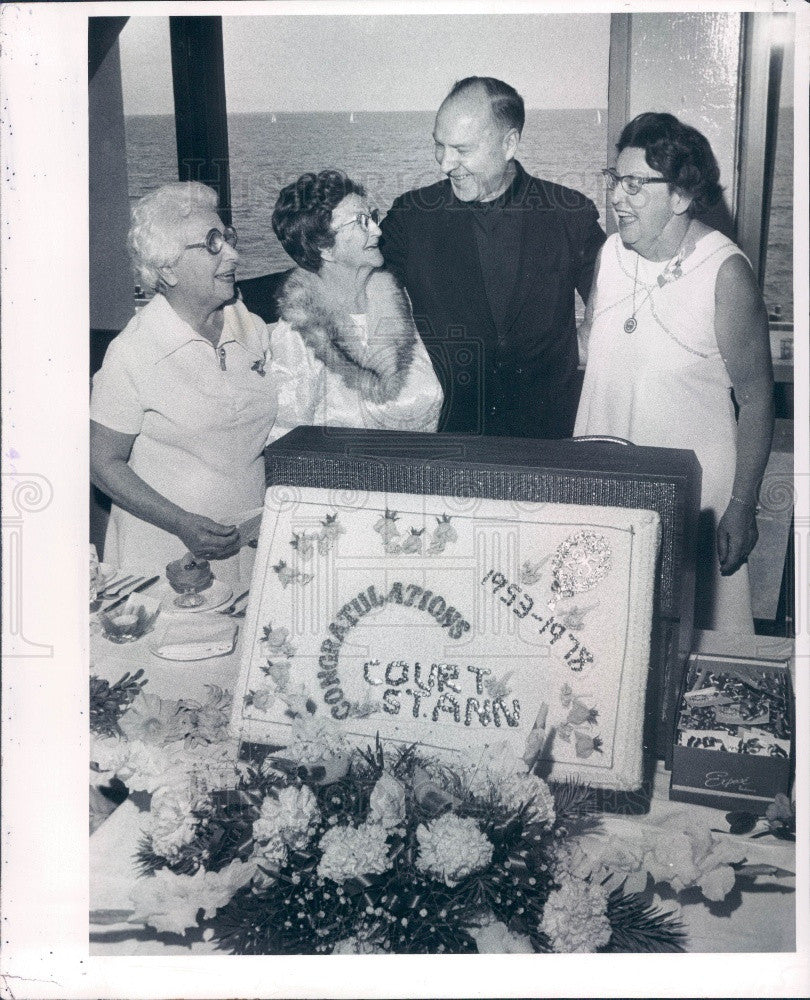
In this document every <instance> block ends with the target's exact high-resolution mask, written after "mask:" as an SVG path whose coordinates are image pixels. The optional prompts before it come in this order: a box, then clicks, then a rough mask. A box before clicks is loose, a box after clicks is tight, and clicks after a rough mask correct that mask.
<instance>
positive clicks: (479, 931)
mask: <svg viewBox="0 0 810 1000" xmlns="http://www.w3.org/2000/svg"><path fill="white" fill-rule="evenodd" d="M467 931H468V932H469V934H470V937H472V939H473V940H474V941H475V944H476V947H477V948H478V954H479V955H520V954H526V955H529V954H533V953H534V948H533V947H532V942H531V938H530V937H528V935H526V934H513V933H512V931H510V930H509V928H508V927H507V926H506V924H505V923H503V921H501V920H496V919H495V917H494V915H493V914H491V913H490V914H488V915H487V917H485V918H484V919H483V921H482V922H481V923H480V924H478V925H477V926H474V927H468V928H467Z"/></svg>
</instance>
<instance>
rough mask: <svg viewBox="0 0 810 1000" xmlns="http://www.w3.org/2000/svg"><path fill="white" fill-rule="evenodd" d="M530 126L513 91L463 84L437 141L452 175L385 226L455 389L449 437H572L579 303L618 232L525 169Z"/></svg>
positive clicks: (411, 196)
mask: <svg viewBox="0 0 810 1000" xmlns="http://www.w3.org/2000/svg"><path fill="white" fill-rule="evenodd" d="M524 121H525V111H524V105H523V99H522V98H521V96H520V95H519V94H518V93H517V91H516V90H514V88H513V87H510V86H509V84H506V83H504V82H503V81H501V80H496V79H494V78H491V77H467V78H466V79H464V80H460V81H459V82H458V83H456V84H455V85H454V86H453V88H452V90H451V91H450V93H449V94H448V96H447V97H446V98H445V100H444V101H443V103H442V105H441V107H440V108H439V112H438V114H437V116H436V124H435V127H434V132H433V139H434V145H435V149H434V155H435V157H436V161H437V163H438V164H439V168H440V169H441V171H442V173H444V174H445V175H446V178H447V179H446V180H444V181H440V182H439V183H437V184H433V185H430V186H429V187H424V188H419V189H417V190H413V191H408V192H406V193H405V194H403V195H401V196H400V197H399V198H397V199H396V200H395V201H394V204H393V205H392V207H391V210H390V211H389V213H388V215H387V216H386V218H385V220H384V221H383V223H382V232H383V235H382V240H381V244H380V245H381V247H382V251H383V256H384V257H385V262H386V266H387V267H388V268H389V270H391V271H392V272H393V273H394V274H395V275H396V276H397V277H398V278H399V280H400V281H401V282H402V284H403V285H404V286H405V288H406V289H407V291H408V293H409V295H410V297H411V301H412V304H413V311H414V318H415V320H416V323H417V327H418V329H419V332H420V334H421V336H422V339H423V340H424V342H425V345H426V347H427V349H428V352H429V353H430V355H431V359H432V360H433V364H434V367H435V368H436V372H437V374H438V376H439V378H440V380H441V381H442V384H443V388H444V395H445V404H444V409H443V412H442V418H441V421H440V424H439V430H444V431H455V432H461V433H465V432H466V433H472V434H500V435H511V436H517V437H539V438H554V437H567V436H569V435H570V434H571V430H572V428H573V420H574V414H575V411H576V404H577V398H576V397H577V394H578V386H579V380H578V378H577V373H576V369H577V364H578V351H577V339H576V323H575V319H574V295H575V291H578V292H579V294H580V295H581V296H582V297H583V299H586V298H587V296H588V292H589V290H590V285H591V278H592V276H593V267H594V261H595V259H596V256H597V253H598V251H599V248H600V247H601V245H602V243H603V242H604V239H605V234H604V233H603V231H602V229H601V227H600V226H599V223H598V221H597V220H598V213H597V211H596V208H595V206H594V205H593V203H592V202H591V201H589V200H588V199H587V198H585V197H584V196H583V195H581V194H580V193H579V192H577V191H573V190H572V189H570V188H566V187H562V186H560V185H559V184H554V183H551V182H549V181H545V180H541V179H540V178H537V177H532V176H530V175H529V174H527V173H526V171H525V170H524V169H523V167H522V166H521V165H520V163H519V162H518V161H517V160H516V159H515V155H516V153H517V150H518V146H519V144H520V137H521V133H522V130H523V125H524Z"/></svg>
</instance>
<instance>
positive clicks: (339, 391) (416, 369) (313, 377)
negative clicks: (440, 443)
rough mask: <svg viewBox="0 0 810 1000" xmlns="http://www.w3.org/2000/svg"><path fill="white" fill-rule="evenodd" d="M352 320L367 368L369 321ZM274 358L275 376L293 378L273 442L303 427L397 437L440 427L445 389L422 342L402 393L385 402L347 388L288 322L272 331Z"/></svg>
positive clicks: (282, 388) (283, 388)
mask: <svg viewBox="0 0 810 1000" xmlns="http://www.w3.org/2000/svg"><path fill="white" fill-rule="evenodd" d="M350 319H351V322H352V325H353V328H354V333H355V336H356V342H355V344H353V345H352V346H353V353H354V356H355V357H356V358H357V359H358V361H360V362H361V363H362V362H363V361H364V360H365V359H366V358H367V355H368V332H367V324H366V316H365V315H364V314H356V315H352V316H351V317H350ZM270 352H271V354H272V358H273V370H274V372H278V373H280V372H286V373H287V376H288V377H282V378H278V380H277V385H278V396H279V399H278V418H277V420H276V423H275V425H274V427H273V430H272V432H271V437H270V440H271V441H274V440H276V439H277V438H279V437H281V435H282V434H286V433H287V431H289V430H292V428H293V427H298V426H299V425H302V424H314V425H316V426H325V427H358V428H364V429H367V430H397V431H435V430H436V428H437V426H438V423H439V413H440V411H441V407H442V399H443V395H442V389H441V385H440V383H439V380H438V379H437V378H436V373H435V372H434V370H433V365H432V363H431V361H430V358H429V356H428V353H427V351H426V350H425V346H424V344H423V343H422V341H421V340H420V339H419V337H418V336H417V338H416V342H415V344H414V351H413V357H412V359H411V362H410V366H409V368H408V373H407V376H406V378H405V381H404V383H403V385H402V388H401V389H400V391H399V393H398V394H397V396H396V398H395V399H392V400H387V401H386V402H380V401H379V400H376V399H374V398H373V397H372V395H371V394H370V393H369V394H367V393H364V392H363V391H362V390H361V389H357V388H353V387H350V386H349V385H347V384H346V382H345V380H344V379H343V377H342V376H341V374H340V373H339V372H338V371H335V370H333V369H332V368H329V367H327V366H326V365H325V364H324V363H323V361H321V360H320V359H319V358H316V357H315V354H314V352H313V350H312V348H311V347H309V346H308V345H307V344H305V343H304V341H303V339H302V337H301V335H300V334H299V333H298V331H297V330H294V329H293V328H292V327H291V326H290V324H289V323H288V322H287V321H286V320H283V319H282V320H279V321H278V323H276V325H275V326H274V327H271V330H270Z"/></svg>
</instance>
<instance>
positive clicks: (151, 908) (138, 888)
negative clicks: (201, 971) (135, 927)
mask: <svg viewBox="0 0 810 1000" xmlns="http://www.w3.org/2000/svg"><path fill="white" fill-rule="evenodd" d="M254 871H255V863H254V862H251V861H232V862H231V863H230V864H229V865H227V866H226V867H225V868H223V869H221V870H220V871H218V872H209V871H206V870H205V869H204V868H198V869H197V871H196V872H195V873H194V875H176V874H175V873H174V872H173V871H171V870H170V869H168V868H161V869H159V870H158V871H156V872H155V873H154V875H150V876H146V877H145V878H142V879H139V880H138V881H137V882H136V883H135V886H134V887H133V888H132V890H131V891H130V898H131V899H132V902H133V905H134V912H133V914H132V916H131V917H130V918H129V919H130V921H131V922H132V923H144V924H148V925H149V926H150V927H154V928H155V930H156V931H160V932H167V933H170V934H185V932H186V931H187V930H188V928H189V927H196V926H197V913H198V912H199V911H200V910H202V911H203V915H204V917H205V918H206V919H210V918H211V917H213V916H214V914H215V913H216V912H217V910H218V909H220V907H223V906H225V905H227V904H228V903H229V902H230V901H231V899H232V898H233V896H234V895H235V893H236V892H238V891H239V889H241V888H242V887H243V886H245V885H247V883H248V882H249V881H250V880H251V878H252V877H253V873H254Z"/></svg>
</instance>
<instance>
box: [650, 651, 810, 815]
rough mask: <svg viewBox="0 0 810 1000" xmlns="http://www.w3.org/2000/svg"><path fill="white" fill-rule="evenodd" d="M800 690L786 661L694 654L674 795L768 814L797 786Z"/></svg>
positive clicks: (681, 712) (678, 735) (681, 713)
mask: <svg viewBox="0 0 810 1000" xmlns="http://www.w3.org/2000/svg"><path fill="white" fill-rule="evenodd" d="M794 731H795V727H794V713H793V689H792V685H791V682H790V670H789V668H788V663H787V662H786V661H784V660H781V661H780V660H766V659H747V658H743V657H732V656H719V655H708V654H702V653H698V654H693V655H692V656H690V657H689V661H688V665H687V670H686V675H685V678H684V684H683V687H682V690H681V698H680V704H679V708H678V716H677V724H676V729H675V741H674V742H675V745H674V747H673V755H672V778H671V782H670V792H669V796H670V798H671V799H675V800H677V801H679V802H696V803H699V804H700V805H706V806H713V807H715V808H717V809H728V810H743V809H744V810H746V811H748V812H756V813H764V812H765V810H766V809H767V807H768V804H769V803H770V802H772V801H773V799H774V797H775V795H776V794H777V793H778V792H783V793H785V794H786V793H787V792H788V791H789V788H790V781H791V775H792V770H793V764H794V759H793V758H794Z"/></svg>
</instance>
